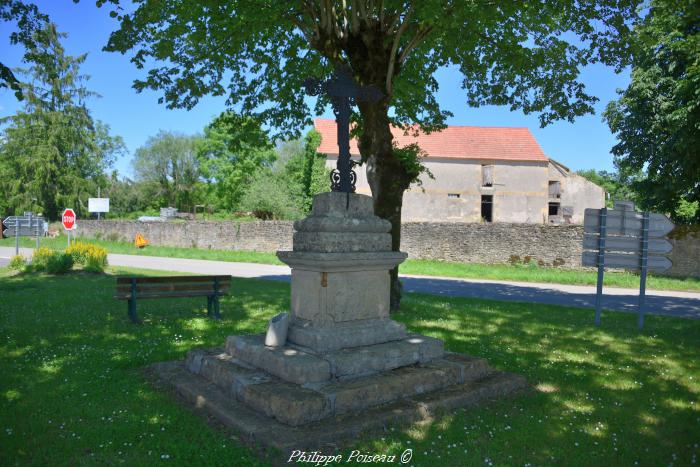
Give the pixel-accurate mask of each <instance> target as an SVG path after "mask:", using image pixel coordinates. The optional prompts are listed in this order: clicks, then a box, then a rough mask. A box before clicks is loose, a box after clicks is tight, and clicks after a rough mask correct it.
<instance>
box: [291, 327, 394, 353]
mask: <svg viewBox="0 0 700 467" xmlns="http://www.w3.org/2000/svg"><path fill="white" fill-rule="evenodd" d="M406 336H407V334H406V326H405V325H403V324H402V323H398V322H396V321H393V320H390V319H372V320H365V321H356V322H347V323H336V324H335V325H334V326H332V327H316V326H313V325H312V323H311V322H309V321H304V320H297V321H295V322H294V323H292V325H291V326H290V327H289V335H288V337H287V339H288V341H289V342H292V343H295V344H297V345H300V346H303V347H308V348H310V349H313V350H315V351H316V352H329V351H333V350H339V349H343V348H353V347H363V346H367V345H373V344H378V343H382V342H388V341H395V340H399V339H404V338H405V337H406Z"/></svg>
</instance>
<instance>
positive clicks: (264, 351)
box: [188, 334, 444, 386]
mask: <svg viewBox="0 0 700 467" xmlns="http://www.w3.org/2000/svg"><path fill="white" fill-rule="evenodd" d="M226 351H227V352H228V354H229V355H230V356H231V357H233V358H235V359H237V360H238V361H239V362H241V363H244V364H248V365H252V366H253V367H257V368H260V369H261V370H263V371H265V372H267V373H269V374H271V375H274V376H276V377H278V378H280V379H282V380H284V381H288V382H290V383H295V384H303V385H306V386H313V385H315V384H317V383H324V382H327V381H330V380H339V381H344V380H349V379H353V378H358V377H362V376H369V375H373V374H376V373H379V372H382V371H387V370H393V369H394V368H399V367H402V366H406V365H413V364H415V363H424V362H428V361H430V360H433V359H435V358H440V357H442V355H443V353H444V350H443V343H442V341H441V340H439V339H434V338H432V337H426V336H421V335H418V334H408V335H407V336H406V337H405V338H403V339H401V340H394V341H389V342H383V343H381V344H374V345H366V346H362V347H351V348H346V349H340V350H334V351H331V352H315V351H313V350H311V349H309V348H305V347H301V346H296V345H286V346H284V347H277V348H275V347H267V346H265V336H264V335H263V334H257V335H252V336H229V337H228V338H227V339H226ZM189 360H192V362H193V363H192V365H191V366H188V368H191V369H192V371H193V372H195V373H196V372H197V370H196V366H197V365H198V364H199V362H200V360H201V357H200V356H199V354H197V353H191V354H190V355H189V356H188V361H189Z"/></svg>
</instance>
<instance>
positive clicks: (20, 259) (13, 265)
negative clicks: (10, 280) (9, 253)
mask: <svg viewBox="0 0 700 467" xmlns="http://www.w3.org/2000/svg"><path fill="white" fill-rule="evenodd" d="M26 265H27V260H26V259H25V258H24V256H22V255H15V256H13V257H12V258H10V264H8V267H9V268H10V269H14V270H15V271H21V270H22V269H24V267H25V266H26Z"/></svg>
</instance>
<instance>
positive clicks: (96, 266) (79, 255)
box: [66, 242, 107, 272]
mask: <svg viewBox="0 0 700 467" xmlns="http://www.w3.org/2000/svg"><path fill="white" fill-rule="evenodd" d="M66 254H68V255H70V256H71V258H72V259H73V262H74V263H75V264H80V265H81V266H83V268H84V269H85V270H87V271H92V272H102V271H104V269H105V267H107V250H106V249H105V248H103V247H101V246H98V245H93V244H91V243H83V242H75V243H74V244H72V245H71V246H69V247H68V248H66Z"/></svg>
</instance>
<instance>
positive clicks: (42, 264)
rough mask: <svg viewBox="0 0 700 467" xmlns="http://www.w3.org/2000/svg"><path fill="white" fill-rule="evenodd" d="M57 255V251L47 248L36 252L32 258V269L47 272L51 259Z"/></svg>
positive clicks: (43, 247)
mask: <svg viewBox="0 0 700 467" xmlns="http://www.w3.org/2000/svg"><path fill="white" fill-rule="evenodd" d="M55 254H56V252H55V251H53V250H51V249H49V248H47V247H45V246H42V247H41V248H38V249H36V250H34V255H33V256H32V268H33V269H35V270H37V271H45V270H46V265H47V264H48V262H49V259H50V258H51V257H52V256H53V255H55Z"/></svg>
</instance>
